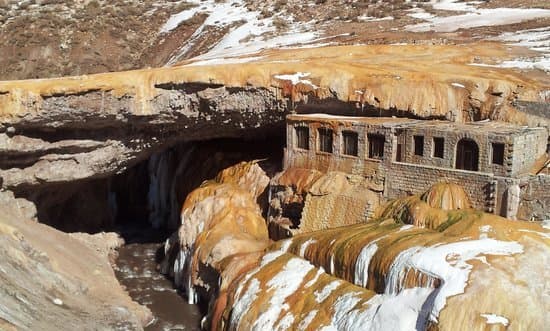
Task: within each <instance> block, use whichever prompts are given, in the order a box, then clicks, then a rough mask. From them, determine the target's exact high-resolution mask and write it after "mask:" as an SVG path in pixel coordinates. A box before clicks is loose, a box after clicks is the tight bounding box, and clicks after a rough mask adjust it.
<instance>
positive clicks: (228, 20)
mask: <svg viewBox="0 0 550 331" xmlns="http://www.w3.org/2000/svg"><path fill="white" fill-rule="evenodd" d="M190 3H192V4H195V5H196V6H194V7H192V8H189V9H187V10H184V11H182V12H180V13H178V14H175V15H172V16H171V17H170V18H169V19H168V21H167V22H166V23H165V24H164V25H163V26H162V28H161V29H160V33H167V32H170V31H171V30H173V29H175V28H177V27H178V26H179V25H180V24H181V23H183V22H184V21H186V20H188V19H190V18H191V17H193V16H194V15H196V14H200V13H202V14H206V15H207V18H206V20H205V21H204V22H203V24H202V25H201V26H200V27H199V28H197V29H196V30H195V32H194V33H193V34H192V35H191V37H190V38H189V40H188V41H187V42H186V43H185V44H184V45H182V46H181V47H180V48H179V49H178V50H177V51H176V52H175V53H174V54H173V55H172V56H171V58H170V59H169V61H168V63H167V65H173V64H175V63H176V62H178V61H180V60H181V59H183V58H184V57H185V54H186V53H187V52H188V51H189V50H190V49H191V48H192V47H193V45H194V44H195V43H196V42H197V40H198V39H199V37H201V35H202V34H203V33H206V32H205V31H206V29H207V27H216V28H228V27H230V29H229V32H228V33H227V34H225V36H223V37H222V38H221V40H219V41H218V42H217V43H216V44H215V45H213V46H212V47H211V48H210V49H209V50H208V51H207V52H206V53H205V54H202V55H200V56H198V57H196V58H195V59H197V60H199V61H208V60H217V61H218V62H219V63H227V62H226V61H230V60H227V59H230V58H235V57H240V56H243V55H249V54H253V53H257V52H258V51H260V50H262V49H268V48H275V47H284V46H290V45H300V44H304V43H309V42H312V41H314V40H315V38H317V37H318V32H313V31H311V30H312V29H310V28H309V25H308V23H297V22H294V20H293V17H292V15H286V16H282V15H281V14H275V15H274V16H272V17H262V16H261V13H260V12H259V11H250V10H249V9H248V8H247V7H246V3H245V2H244V1H243V0H233V1H228V2H216V1H215V0H208V1H200V0H192V1H190ZM277 15H278V16H277ZM274 18H276V19H278V20H281V21H284V22H285V24H286V27H285V28H284V29H283V28H281V27H277V26H276V24H275V23H274ZM279 30H281V31H279ZM233 63H235V62H233Z"/></svg>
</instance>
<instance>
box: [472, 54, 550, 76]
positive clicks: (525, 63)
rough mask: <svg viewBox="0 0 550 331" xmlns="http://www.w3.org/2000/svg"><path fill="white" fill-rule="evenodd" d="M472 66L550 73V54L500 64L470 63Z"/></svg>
mask: <svg viewBox="0 0 550 331" xmlns="http://www.w3.org/2000/svg"><path fill="white" fill-rule="evenodd" d="M470 65H473V66H479V67H492V68H517V69H523V70H534V69H539V70H543V71H545V72H550V54H545V55H544V56H542V57H535V58H520V59H515V60H508V61H502V62H500V63H498V64H485V63H470Z"/></svg>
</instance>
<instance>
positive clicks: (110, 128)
mask: <svg viewBox="0 0 550 331" xmlns="http://www.w3.org/2000/svg"><path fill="white" fill-rule="evenodd" d="M127 78H128V79H131V77H127ZM51 83H52V84H55V82H51ZM54 86H55V88H59V85H54ZM154 89H155V90H157V92H156V95H155V96H154V98H153V100H150V101H149V102H148V103H147V104H146V105H147V108H148V111H145V110H144V109H142V108H141V107H142V106H145V104H140V103H139V101H138V100H136V99H137V96H135V95H131V94H130V93H129V92H128V94H122V95H118V96H117V95H116V93H115V92H105V91H93V90H92V91H82V92H80V91H72V92H69V91H67V92H66V93H63V92H62V93H61V94H59V93H58V92H53V91H50V92H52V93H53V95H41V94H38V95H37V94H33V93H32V92H31V91H25V93H27V97H26V98H25V97H21V98H18V97H17V92H15V91H14V90H12V92H9V93H7V94H2V95H1V96H0V99H2V101H0V104H1V106H0V108H1V109H2V111H1V113H2V114H3V116H2V122H3V128H4V129H3V131H4V132H3V133H1V134H0V143H1V145H0V146H1V151H0V160H1V161H0V162H1V164H2V170H0V176H1V177H2V179H3V183H2V185H3V187H4V188H8V189H11V190H24V189H30V188H32V187H36V186H44V185H48V184H53V183H60V182H69V181H78V180H84V179H92V178H101V177H107V176H111V175H113V174H116V173H118V172H122V171H123V170H125V169H127V168H129V167H131V166H132V165H135V164H136V163H137V162H139V161H141V160H144V159H146V158H147V157H149V156H150V155H151V154H153V153H154V152H155V151H160V150H162V149H163V148H165V147H166V146H170V145H173V144H175V143H176V142H181V141H194V140H208V139H213V138H220V137H242V136H247V135H253V134H254V133H253V132H254V129H257V128H260V127H262V128H263V129H264V130H266V129H267V130H269V129H270V128H273V127H276V126H277V125H278V124H280V123H281V121H282V120H283V114H282V112H281V108H280V106H279V102H278V101H277V100H276V98H275V96H273V95H272V94H271V93H270V92H269V91H267V90H262V89H255V88H244V89H232V90H230V89H226V88H224V87H219V85H218V86H215V85H209V84H202V85H200V84H199V85H196V84H188V85H182V86H179V87H177V86H176V87H174V86H165V85H162V86H159V87H157V88H154ZM37 107H38V108H37ZM17 109H19V111H17ZM205 123H208V124H205ZM244 129H247V130H244Z"/></svg>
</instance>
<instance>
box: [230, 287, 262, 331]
mask: <svg viewBox="0 0 550 331" xmlns="http://www.w3.org/2000/svg"><path fill="white" fill-rule="evenodd" d="M244 283H245V282H243V283H241V284H240V285H239V288H238V289H237V291H238V292H237V293H238V294H240V292H241V291H242V287H243V284H244ZM258 292H260V282H259V281H258V280H257V279H255V278H253V279H252V280H251V281H250V282H249V283H248V288H247V290H246V292H245V293H244V294H243V295H242V296H240V295H239V296H238V299H237V301H236V302H235V303H234V304H233V311H232V312H231V324H232V325H236V326H238V325H239V323H240V321H241V319H242V317H243V316H244V314H245V313H246V312H247V311H249V310H250V308H251V305H252V303H253V302H254V301H255V300H256V298H257V295H258Z"/></svg>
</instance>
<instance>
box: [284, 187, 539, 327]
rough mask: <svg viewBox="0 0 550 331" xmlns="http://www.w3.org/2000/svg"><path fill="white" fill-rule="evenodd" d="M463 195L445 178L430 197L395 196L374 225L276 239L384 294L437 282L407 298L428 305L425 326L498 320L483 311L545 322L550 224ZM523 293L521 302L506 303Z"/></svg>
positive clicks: (519, 323)
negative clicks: (476, 204)
mask: <svg viewBox="0 0 550 331" xmlns="http://www.w3.org/2000/svg"><path fill="white" fill-rule="evenodd" d="M449 192H455V193H456V194H454V195H452V196H451V195H448V194H447V193H449ZM434 197H435V199H434ZM463 197H464V194H461V193H460V192H459V190H458V189H457V188H456V187H447V188H445V187H444V184H440V185H437V187H435V188H432V190H431V191H430V192H427V193H425V194H424V195H422V197H420V196H412V197H408V198H404V199H399V200H396V201H392V202H390V203H388V204H387V205H386V206H384V207H382V208H381V209H380V211H379V214H378V215H379V217H378V218H376V219H375V220H373V221H371V222H368V223H366V224H358V225H352V226H348V227H342V228H336V229H331V230H325V231H318V232H314V233H308V234H302V235H298V236H295V237H293V238H290V239H286V240H285V241H281V242H278V243H276V244H275V248H280V249H283V250H284V251H286V252H288V253H293V254H296V255H299V256H302V257H304V258H305V259H306V260H309V261H311V262H312V263H313V264H314V265H315V266H317V267H322V268H324V269H325V270H327V271H328V272H329V273H331V274H332V275H334V276H337V277H339V278H341V279H345V280H347V281H349V282H353V283H355V284H357V285H359V286H363V287H365V288H367V289H369V290H371V291H375V292H376V293H379V294H384V295H389V296H396V295H397V296H399V295H400V294H403V293H404V292H405V291H408V290H421V289H422V291H424V290H426V289H428V290H429V292H430V293H429V296H424V294H425V293H424V292H417V293H415V294H413V295H412V296H409V297H408V298H407V299H406V300H409V301H408V302H410V303H415V302H416V303H418V302H422V307H423V309H422V310H423V311H429V316H428V317H427V319H425V321H424V322H425V324H422V325H432V326H433V325H437V327H438V329H439V330H453V329H455V328H456V326H457V325H461V326H464V327H465V328H468V329H481V328H484V327H485V325H486V323H490V322H488V321H487V320H486V319H485V318H484V317H483V316H485V315H497V316H501V317H502V318H503V319H502V320H503V321H505V326H508V328H509V329H514V330H522V329H525V328H535V329H537V328H539V327H543V325H545V324H546V323H547V322H548V319H547V317H546V316H545V314H544V313H542V311H541V309H545V308H542V307H547V306H548V300H547V299H545V297H544V295H543V294H542V293H540V292H539V293H538V294H535V293H537V290H536V288H538V287H539V286H544V285H542V284H545V282H546V281H547V280H546V278H545V276H544V271H543V269H544V268H546V267H545V266H541V265H540V264H539V263H536V262H534V261H537V260H539V259H542V260H544V259H545V257H544V256H545V255H547V253H548V250H549V249H550V247H549V245H548V233H549V232H548V230H546V229H544V228H542V227H541V226H540V224H535V223H527V222H517V221H516V222H514V221H510V220H506V219H504V218H502V217H498V216H494V215H491V214H486V213H483V212H479V211H475V210H471V209H454V208H462V207H464V206H467V205H464V204H463V203H462V202H460V201H461V200H462V201H463ZM426 198H428V199H427V200H426ZM448 199H452V200H455V201H444V200H448ZM449 206H454V207H453V209H448V208H449ZM442 207H443V208H444V209H441V208H442ZM445 209H448V210H445ZM537 275H538V276H537ZM486 293H491V296H487V295H485V294H486ZM401 300H405V299H397V301H398V302H401V303H403V302H404V301H401ZM518 301H519V302H522V309H517V307H516V305H515V304H503V303H504V302H506V303H514V302H518ZM418 320H419V321H421V320H422V318H421V315H419V319H418ZM421 329H422V328H421Z"/></svg>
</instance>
